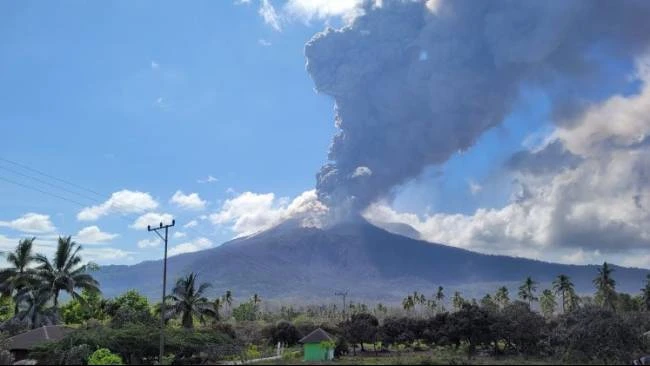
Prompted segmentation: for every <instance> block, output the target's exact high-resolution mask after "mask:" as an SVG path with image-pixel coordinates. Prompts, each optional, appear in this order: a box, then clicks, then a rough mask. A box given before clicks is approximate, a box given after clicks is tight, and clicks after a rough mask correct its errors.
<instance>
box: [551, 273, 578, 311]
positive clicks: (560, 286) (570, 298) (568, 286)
mask: <svg viewBox="0 0 650 366" xmlns="http://www.w3.org/2000/svg"><path fill="white" fill-rule="evenodd" d="M553 289H554V290H555V293H556V294H560V295H561V296H562V313H566V312H567V311H571V310H573V308H574V307H575V306H576V305H577V303H576V298H577V296H576V294H575V290H574V288H573V283H572V282H571V279H570V278H569V276H567V275H564V274H561V275H559V276H557V278H556V279H555V281H553Z"/></svg>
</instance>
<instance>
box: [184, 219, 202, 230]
mask: <svg viewBox="0 0 650 366" xmlns="http://www.w3.org/2000/svg"><path fill="white" fill-rule="evenodd" d="M198 225H199V222H198V221H196V220H192V221H190V222H188V223H187V224H185V225H183V227H184V228H191V227H195V226H198Z"/></svg>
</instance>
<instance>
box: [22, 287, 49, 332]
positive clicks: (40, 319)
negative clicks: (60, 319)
mask: <svg viewBox="0 0 650 366" xmlns="http://www.w3.org/2000/svg"><path fill="white" fill-rule="evenodd" d="M16 298H17V301H16V302H17V303H19V304H20V307H19V311H18V312H16V317H17V318H18V319H20V320H21V321H25V322H26V323H27V326H28V327H29V328H30V329H35V328H38V327H40V326H42V325H53V324H56V323H57V314H58V312H57V309H56V308H55V307H49V308H48V307H47V304H48V303H49V302H50V299H51V298H52V292H51V291H50V289H48V288H46V287H39V288H36V289H30V288H28V287H24V288H22V289H21V290H20V291H19V292H18V294H17V295H16Z"/></svg>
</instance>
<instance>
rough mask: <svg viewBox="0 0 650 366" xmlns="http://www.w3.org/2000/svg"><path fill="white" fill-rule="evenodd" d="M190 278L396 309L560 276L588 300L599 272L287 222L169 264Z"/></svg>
mask: <svg viewBox="0 0 650 366" xmlns="http://www.w3.org/2000/svg"><path fill="white" fill-rule="evenodd" d="M615 269H616V271H615V272H614V276H615V278H616V280H617V283H618V284H619V285H618V287H619V289H621V290H623V291H627V292H633V293H636V292H638V291H639V288H641V286H642V281H643V279H644V278H645V275H646V273H647V272H648V271H645V270H640V269H630V268H622V267H615ZM189 271H195V272H198V273H199V274H200V278H201V281H207V282H210V283H211V284H213V286H214V287H213V290H212V291H213V292H214V293H219V294H221V293H223V292H224V291H225V290H226V289H232V290H233V292H234V293H235V294H239V295H241V296H249V295H250V294H252V293H258V294H260V295H261V296H262V297H265V298H294V299H301V300H303V301H310V300H316V299H318V298H321V297H331V296H332V294H333V292H334V291H335V290H337V289H344V288H345V289H349V290H350V292H351V293H352V294H354V296H355V298H357V299H360V298H363V299H366V300H382V301H395V300H397V299H400V298H402V297H403V296H404V295H405V294H406V293H410V292H412V291H413V290H418V291H423V292H425V293H432V292H433V291H434V289H435V288H436V287H437V286H438V285H443V286H445V287H448V288H461V289H465V290H467V292H464V293H465V294H466V295H467V296H479V295H482V294H484V293H486V292H488V291H489V292H492V291H494V289H496V286H497V285H500V284H510V285H511V286H513V285H514V284H515V283H516V282H519V281H521V280H523V279H524V278H525V277H526V276H529V275H530V276H533V278H534V279H535V280H537V281H540V282H541V283H542V284H544V285H548V284H550V282H551V281H552V280H553V278H554V277H555V276H557V275H558V274H560V273H563V274H567V275H569V276H570V277H571V278H572V281H573V282H574V284H575V285H576V288H577V289H578V291H582V292H591V291H592V289H593V285H592V282H591V281H592V280H593V278H594V277H595V276H596V273H597V266H575V265H562V264H554V263H546V262H540V261H534V260H529V259H523V258H513V257H506V256H493V255H485V254H479V253H474V252H471V251H467V250H463V249H458V248H454V247H449V246H445V245H440V244H433V243H429V242H425V241H420V240H414V239H410V238H407V237H404V236H400V235H396V234H392V233H389V232H388V231H385V230H382V229H380V228H378V227H375V226H373V225H371V224H369V223H367V222H365V221H355V222H351V223H345V224H340V225H337V226H334V227H331V228H328V229H326V230H321V229H315V228H302V227H299V226H298V225H296V223H294V222H291V221H289V222H285V223H284V224H281V225H279V226H277V227H275V228H272V229H270V230H268V231H265V232H262V233H259V234H256V235H253V236H250V237H247V238H241V239H236V240H232V241H230V242H227V243H225V244H223V245H221V246H219V247H217V248H214V249H208V250H204V251H201V252H196V253H189V254H183V255H178V256H174V257H171V258H169V261H168V283H169V284H170V286H171V284H172V283H173V282H174V279H175V278H177V277H178V276H180V275H181V274H183V273H187V272H189ZM161 275H162V263H161V261H148V262H143V263H139V264H136V265H133V266H106V267H103V268H102V269H101V270H100V271H99V272H98V273H97V274H96V277H97V279H98V280H99V281H100V283H101V285H102V289H103V291H104V293H105V295H106V296H112V295H115V294H118V293H121V292H123V291H125V290H127V289H129V288H136V289H138V290H140V291H142V292H143V293H145V294H146V295H148V296H150V297H152V298H156V299H157V298H158V297H159V296H160V286H161V283H162V280H161ZM474 293H475V294H474Z"/></svg>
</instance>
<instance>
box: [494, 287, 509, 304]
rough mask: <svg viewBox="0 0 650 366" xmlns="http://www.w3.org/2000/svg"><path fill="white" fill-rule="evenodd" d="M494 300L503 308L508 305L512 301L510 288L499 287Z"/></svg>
mask: <svg viewBox="0 0 650 366" xmlns="http://www.w3.org/2000/svg"><path fill="white" fill-rule="evenodd" d="M494 301H495V302H496V303H497V305H499V307H500V308H501V309H503V308H504V307H506V306H507V305H508V303H510V297H509V292H508V288H507V287H505V286H503V287H499V289H498V290H497V292H496V293H495V294H494Z"/></svg>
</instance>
